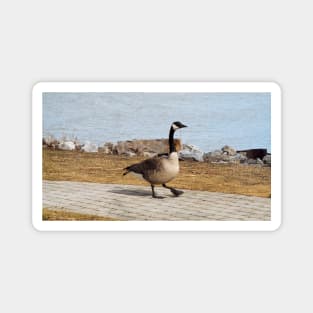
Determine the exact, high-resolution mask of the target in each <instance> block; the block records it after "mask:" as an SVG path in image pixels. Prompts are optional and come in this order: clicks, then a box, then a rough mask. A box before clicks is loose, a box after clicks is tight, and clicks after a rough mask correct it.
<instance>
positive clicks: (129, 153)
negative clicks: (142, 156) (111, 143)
mask: <svg viewBox="0 0 313 313" xmlns="http://www.w3.org/2000/svg"><path fill="white" fill-rule="evenodd" d="M123 155H125V156H127V157H135V156H136V153H134V152H131V151H126V152H124V153H123Z"/></svg>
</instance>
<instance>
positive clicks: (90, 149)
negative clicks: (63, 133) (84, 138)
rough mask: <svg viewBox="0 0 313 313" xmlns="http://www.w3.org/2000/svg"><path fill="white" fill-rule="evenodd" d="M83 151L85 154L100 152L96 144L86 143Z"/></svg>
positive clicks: (82, 148)
mask: <svg viewBox="0 0 313 313" xmlns="http://www.w3.org/2000/svg"><path fill="white" fill-rule="evenodd" d="M81 150H82V151H84V152H93V153H94V152H98V146H97V145H96V144H94V143H90V142H86V143H85V144H84V145H83V146H82V147H81Z"/></svg>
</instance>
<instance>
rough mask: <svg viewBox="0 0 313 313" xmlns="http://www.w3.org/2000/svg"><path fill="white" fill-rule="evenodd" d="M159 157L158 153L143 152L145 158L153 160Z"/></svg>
mask: <svg viewBox="0 0 313 313" xmlns="http://www.w3.org/2000/svg"><path fill="white" fill-rule="evenodd" d="M156 155H157V153H155V152H148V151H144V152H143V156H144V157H145V158H153V157H155V156H156Z"/></svg>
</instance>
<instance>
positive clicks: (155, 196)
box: [151, 185, 164, 199]
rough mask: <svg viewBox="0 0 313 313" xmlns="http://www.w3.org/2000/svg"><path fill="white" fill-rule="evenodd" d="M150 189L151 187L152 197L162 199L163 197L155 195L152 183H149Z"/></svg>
mask: <svg viewBox="0 0 313 313" xmlns="http://www.w3.org/2000/svg"><path fill="white" fill-rule="evenodd" d="M151 189H152V198H156V199H164V197H160V196H157V195H156V193H155V192H154V185H151Z"/></svg>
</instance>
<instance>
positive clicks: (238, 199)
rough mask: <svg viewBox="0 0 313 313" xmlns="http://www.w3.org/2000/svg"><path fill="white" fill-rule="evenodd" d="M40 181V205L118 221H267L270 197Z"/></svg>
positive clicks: (269, 217)
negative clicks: (174, 193) (153, 193)
mask: <svg viewBox="0 0 313 313" xmlns="http://www.w3.org/2000/svg"><path fill="white" fill-rule="evenodd" d="M156 191H157V193H158V195H160V196H163V197H164V198H163V199H154V198H152V197H151V188H150V187H144V186H135V185H115V184H97V183H81V182H69V181H43V207H44V208H50V209H54V210H66V211H71V212H76V213H84V214H92V215H99V216H105V217H110V218H113V219H117V220H171V221H175V220H210V221H212V220H214V221H217V220H218V221H223V220H225V221H226V220H228V221H233V220H238V221H241V220H243V221H268V220H270V219H271V216H270V207H271V200H270V199H268V198H260V197H250V196H242V195H235V194H225V193H218V192H207V191H194V190H184V191H185V193H184V194H183V195H182V196H180V197H173V196H172V194H171V192H170V191H169V190H167V189H165V188H163V187H157V188H156Z"/></svg>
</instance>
